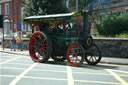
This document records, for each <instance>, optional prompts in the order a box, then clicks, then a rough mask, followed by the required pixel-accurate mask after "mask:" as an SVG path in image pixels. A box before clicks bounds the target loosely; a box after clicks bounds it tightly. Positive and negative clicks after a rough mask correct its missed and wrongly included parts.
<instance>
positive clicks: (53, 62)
mask: <svg viewBox="0 0 128 85" xmlns="http://www.w3.org/2000/svg"><path fill="white" fill-rule="evenodd" d="M46 64H51V65H62V66H67V65H69V64H68V63H67V62H66V61H65V62H57V61H47V62H46ZM72 67H73V66H72ZM75 68H88V69H95V70H103V69H117V68H118V66H116V65H110V64H108V65H107V64H105V65H104V64H103V65H102V64H101V65H88V64H85V63H84V64H82V65H81V66H79V67H75Z"/></svg>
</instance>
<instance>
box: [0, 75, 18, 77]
mask: <svg viewBox="0 0 128 85" xmlns="http://www.w3.org/2000/svg"><path fill="white" fill-rule="evenodd" d="M0 77H16V76H15V75H0Z"/></svg>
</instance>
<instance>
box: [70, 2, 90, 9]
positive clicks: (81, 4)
mask: <svg viewBox="0 0 128 85" xmlns="http://www.w3.org/2000/svg"><path fill="white" fill-rule="evenodd" d="M91 1H92V0H78V4H79V11H81V10H83V9H84V8H85V6H87V5H88V3H89V2H91ZM69 7H70V10H71V11H75V9H76V0H70V1H69Z"/></svg>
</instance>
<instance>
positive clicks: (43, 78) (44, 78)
mask: <svg viewBox="0 0 128 85" xmlns="http://www.w3.org/2000/svg"><path fill="white" fill-rule="evenodd" d="M23 78H30V79H42V80H57V81H59V80H67V79H61V78H46V77H32V76H24V77H23Z"/></svg>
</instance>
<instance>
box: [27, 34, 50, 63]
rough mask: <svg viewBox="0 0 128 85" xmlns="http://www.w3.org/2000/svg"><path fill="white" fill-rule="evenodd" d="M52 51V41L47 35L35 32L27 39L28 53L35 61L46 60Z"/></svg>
mask: <svg viewBox="0 0 128 85" xmlns="http://www.w3.org/2000/svg"><path fill="white" fill-rule="evenodd" d="M51 53H52V43H51V39H50V37H49V36H48V35H46V34H45V33H42V32H36V33H34V34H33V35H32V37H31V39H30V41H29V54H30V56H31V58H32V60H33V61H35V62H43V63H44V62H46V61H47V60H48V59H49V57H50V56H51Z"/></svg>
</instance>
